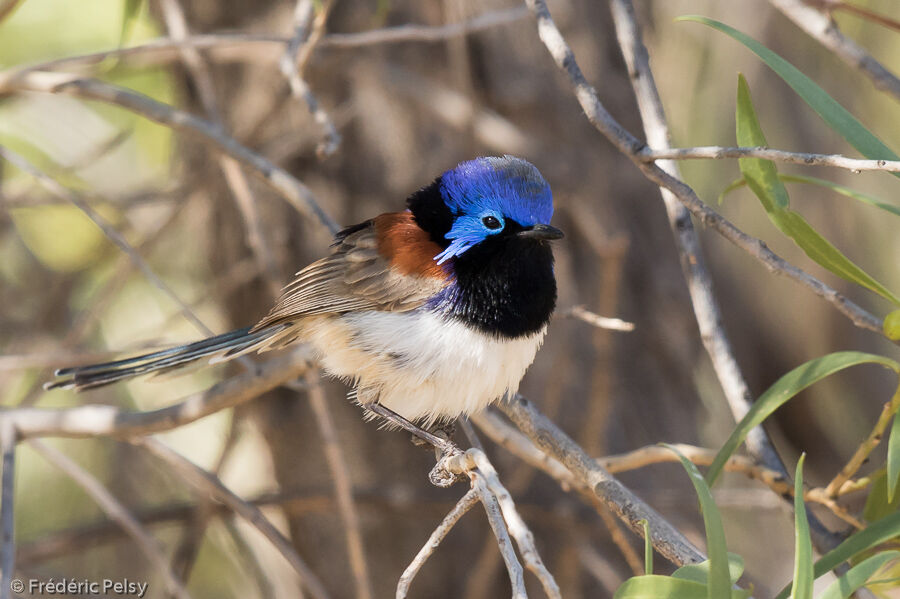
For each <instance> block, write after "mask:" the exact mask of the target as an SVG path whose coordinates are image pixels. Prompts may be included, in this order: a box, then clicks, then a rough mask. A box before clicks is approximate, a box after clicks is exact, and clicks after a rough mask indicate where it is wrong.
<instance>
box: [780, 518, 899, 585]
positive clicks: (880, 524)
mask: <svg viewBox="0 0 900 599" xmlns="http://www.w3.org/2000/svg"><path fill="white" fill-rule="evenodd" d="M897 536H900V512H898V513H895V514H891V515H890V516H886V517H884V518H882V519H881V520H877V521H875V522H872V523H871V524H869V525H868V526H867V527H865V528H864V529H863V530H861V531H859V532H857V533H855V534H853V535H851V536H849V537H847V538H846V539H845V540H844V542H842V543H841V544H840V545H838V546H837V547H835V548H834V549H832V550H831V551H829V552H828V553H826V554H825V555H823V556H822V557H821V558H819V561H817V562H816V565H815V567H814V568H813V575H814V576H815V578H819V577H820V576H823V575H824V574H826V573H827V572H830V571H831V570H834V569H835V568H836V567H837V566H838V565H840V564H842V563H844V562H845V561H847V560H849V559H851V558H853V557H856V556H858V555H859V554H861V553H862V552H864V551H867V550H869V549H871V548H872V547H876V546H878V545H880V544H881V543H884V542H885V541H889V540H891V539H893V538H894V537H897ZM790 591H791V587H790V586H787V587H786V588H784V589H782V591H781V592H780V593H778V596H777V597H776V599H786V597H787V596H788V593H790Z"/></svg>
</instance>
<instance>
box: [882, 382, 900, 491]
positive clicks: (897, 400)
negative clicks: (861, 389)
mask: <svg viewBox="0 0 900 599" xmlns="http://www.w3.org/2000/svg"><path fill="white" fill-rule="evenodd" d="M898 405H900V387H897V391H896V392H895V393H894V397H893V398H891V406H892V407H893V408H894V409H896V408H897V406H898ZM885 480H886V482H887V499H888V503H892V502H893V501H894V496H895V495H896V493H897V483H898V482H900V412H895V413H894V421H893V423H892V424H891V437H890V439H888V449H887V478H886V479H885Z"/></svg>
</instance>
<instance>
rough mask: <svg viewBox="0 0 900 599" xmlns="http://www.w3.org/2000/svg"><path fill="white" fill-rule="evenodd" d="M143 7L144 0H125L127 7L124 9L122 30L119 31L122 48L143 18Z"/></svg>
mask: <svg viewBox="0 0 900 599" xmlns="http://www.w3.org/2000/svg"><path fill="white" fill-rule="evenodd" d="M143 6H144V0H125V5H124V6H123V7H122V29H121V30H120V31H119V46H120V47H121V46H123V45H125V42H126V41H128V38H129V37H130V35H131V29H132V27H133V26H134V23H135V22H136V21H137V19H138V17H140V16H141V8H143Z"/></svg>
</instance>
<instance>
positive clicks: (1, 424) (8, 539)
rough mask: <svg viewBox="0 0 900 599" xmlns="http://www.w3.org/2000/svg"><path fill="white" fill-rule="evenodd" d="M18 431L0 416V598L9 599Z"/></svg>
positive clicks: (13, 566)
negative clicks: (0, 458) (1, 465)
mask: <svg viewBox="0 0 900 599" xmlns="http://www.w3.org/2000/svg"><path fill="white" fill-rule="evenodd" d="M17 441H18V433H17V431H16V427H15V425H14V424H13V423H12V422H11V421H9V420H5V419H0V452H2V461H3V474H2V480H0V599H10V597H11V596H12V595H11V594H10V591H11V589H10V586H9V585H10V582H11V581H12V575H13V571H14V570H15V566H16V534H15V531H16V518H15V513H16V512H15V506H14V501H15V493H14V485H15V481H16V443H17Z"/></svg>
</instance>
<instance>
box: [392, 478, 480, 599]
mask: <svg viewBox="0 0 900 599" xmlns="http://www.w3.org/2000/svg"><path fill="white" fill-rule="evenodd" d="M476 503H478V493H476V492H475V489H469V491H468V492H467V493H466V494H465V495H463V496H462V498H460V500H459V501H458V502H457V503H456V505H455V506H454V507H453V509H452V510H450V512H448V513H447V515H446V516H444V519H443V520H441V523H440V524H439V525H438V527H437V528H436V529H434V532H433V533H431V536H430V537H428V540H427V541H425V544H424V545H423V546H422V548H421V549H420V550H419V553H417V554H416V557H414V558H413V560H412V562H410V564H409V565H408V566H407V567H406V569H405V570H404V571H403V574H401V575H400V580H399V581H397V593H396V599H405V597H406V595H407V593H408V592H409V586H410V585H411V584H412V581H413V579H414V578H415V577H416V574H418V573H419V570H421V569H422V566H424V565H425V562H426V561H427V560H428V558H429V557H431V555H432V554H433V553H434V551H435V549H437V547H438V545H440V544H441V541H443V540H444V537H446V536H447V533H449V532H450V530H452V529H453V527H454V526H455V525H456V523H457V522H459V519H460V518H462V517H463V515H464V514H465V513H466V512H468V511H469V510H470V509H471V508H472V506H473V505H475V504H476Z"/></svg>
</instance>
